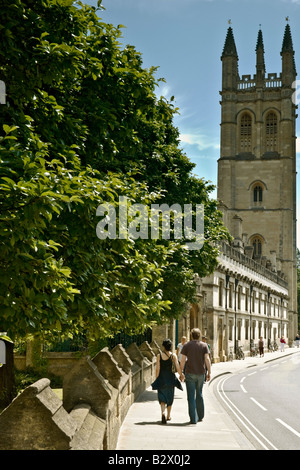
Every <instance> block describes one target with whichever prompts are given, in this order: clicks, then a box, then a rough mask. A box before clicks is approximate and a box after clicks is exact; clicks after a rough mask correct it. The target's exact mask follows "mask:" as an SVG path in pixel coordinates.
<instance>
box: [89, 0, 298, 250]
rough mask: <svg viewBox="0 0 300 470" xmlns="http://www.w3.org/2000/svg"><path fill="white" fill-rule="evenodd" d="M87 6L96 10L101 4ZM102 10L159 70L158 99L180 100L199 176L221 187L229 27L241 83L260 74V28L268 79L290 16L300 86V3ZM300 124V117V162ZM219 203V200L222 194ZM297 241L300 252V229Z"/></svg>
mask: <svg viewBox="0 0 300 470" xmlns="http://www.w3.org/2000/svg"><path fill="white" fill-rule="evenodd" d="M85 3H88V4H90V5H96V3H97V1H96V0H86V1H85ZM102 5H103V6H104V7H105V10H104V11H101V12H99V16H100V17H101V18H102V19H103V21H105V22H106V23H112V24H113V25H115V26H117V25H119V24H122V25H124V26H125V28H123V30H122V31H123V37H122V38H121V41H122V43H123V44H124V45H126V44H131V45H133V46H135V48H136V49H137V51H139V52H140V53H141V54H142V58H143V64H144V67H146V68H149V67H151V66H158V67H159V69H158V71H157V72H156V76H157V78H160V77H163V78H164V79H165V80H166V83H164V84H163V85H161V87H160V89H159V90H158V94H163V95H164V96H166V97H167V98H169V97H171V96H174V97H175V103H176V106H177V107H178V108H179V111H180V115H178V116H177V117H176V119H175V122H174V124H175V125H176V126H177V127H178V128H179V131H180V136H181V146H182V148H183V149H184V151H185V153H186V154H187V156H188V157H189V158H190V160H191V161H192V162H194V163H195V164H196V168H195V170H194V173H196V174H197V175H198V176H200V177H204V178H205V179H207V180H209V181H212V182H213V183H214V184H215V185H216V184H217V160H218V158H219V151H220V145H219V144H220V116H221V107H220V104H219V101H220V95H219V91H220V90H221V60H220V57H221V54H222V50H223V46H224V42H225V37H226V33H227V29H228V26H229V25H228V20H231V27H232V28H233V33H234V37H235V42H236V47H237V51H238V55H239V73H240V76H241V75H246V74H251V75H254V74H255V63H256V56H255V47H256V40H257V34H258V31H259V29H260V27H261V29H262V33H263V39H264V47H265V64H266V72H267V73H278V74H279V73H280V72H281V56H280V51H281V46H282V40H283V34H284V29H285V26H286V17H289V23H290V27H291V31H292V37H293V44H294V50H295V61H296V67H297V70H298V79H299V80H300V28H299V22H300V0H102ZM299 114H300V111H299ZM299 120H300V117H299V119H298V122H297V135H298V136H299V139H298V142H297V148H298V149H299V153H298V156H300V121H299ZM297 166H298V165H297ZM299 182H300V181H299V177H298V185H299ZM299 193H300V191H298V199H299ZM212 196H213V197H216V192H215V193H213V194H212ZM299 206H300V201H299V202H298V207H299ZM298 211H299V209H298ZM298 219H299V220H300V217H299V216H298ZM298 240H299V242H298V247H300V227H299V230H298Z"/></svg>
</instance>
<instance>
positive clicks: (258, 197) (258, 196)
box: [253, 184, 263, 202]
mask: <svg viewBox="0 0 300 470" xmlns="http://www.w3.org/2000/svg"><path fill="white" fill-rule="evenodd" d="M262 200H263V188H262V187H261V185H260V184H256V185H255V186H254V189H253V201H254V202H262Z"/></svg>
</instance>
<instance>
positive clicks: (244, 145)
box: [240, 113, 252, 152]
mask: <svg viewBox="0 0 300 470" xmlns="http://www.w3.org/2000/svg"><path fill="white" fill-rule="evenodd" d="M240 151H241V152H251V151H252V119H251V116H250V115H249V114H247V113H245V114H243V116H242V118H241V127H240Z"/></svg>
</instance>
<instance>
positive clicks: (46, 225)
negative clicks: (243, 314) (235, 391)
mask: <svg viewBox="0 0 300 470" xmlns="http://www.w3.org/2000/svg"><path fill="white" fill-rule="evenodd" d="M120 35H121V27H117V28H116V27H114V26H112V25H109V24H106V23H103V22H102V21H101V19H100V18H99V17H98V13H97V10H96V9H95V8H93V7H90V6H86V5H84V4H82V3H81V2H73V1H71V0H34V1H33V0H14V1H3V2H2V13H1V20H0V39H1V41H0V79H1V80H2V81H4V82H5V84H6V91H7V102H6V105H0V122H1V123H2V129H1V130H2V132H1V137H0V158H1V161H0V178H1V179H0V204H1V206H0V207H1V209H0V210H1V213H0V220H1V225H0V303H1V317H0V329H2V330H4V331H7V332H9V334H10V335H11V336H12V337H18V336H25V335H26V334H29V333H30V334H33V335H37V336H43V337H45V338H53V337H55V335H57V334H59V335H66V336H67V335H69V336H70V335H72V334H77V333H79V332H82V331H84V332H85V333H86V334H87V335H88V337H90V338H97V337H102V338H103V337H107V336H109V335H113V334H115V333H117V332H119V331H125V332H127V333H130V332H133V331H135V332H138V331H143V330H144V329H145V328H147V327H149V326H151V325H153V324H154V323H159V322H162V321H167V320H168V319H170V318H176V317H178V315H179V314H180V313H182V310H183V308H184V307H185V305H186V303H187V302H189V301H192V300H193V296H194V293H195V285H194V282H193V277H194V273H195V272H197V273H198V274H199V275H200V276H204V275H206V274H208V273H209V272H211V271H212V270H213V268H214V267H215V265H216V256H217V249H216V247H215V242H216V241H218V240H219V239H221V238H224V237H226V236H227V235H226V231H225V229H224V227H223V225H222V222H221V214H220V213H219V212H218V210H217V206H216V202H215V201H213V200H211V199H210V198H209V194H210V192H211V191H212V189H213V187H212V186H211V185H210V184H209V183H207V182H205V181H203V180H202V179H199V178H197V177H195V176H194V175H193V174H192V170H193V167H194V165H193V164H192V163H191V162H190V160H189V159H188V158H187V156H186V155H185V154H184V153H183V152H182V150H181V149H180V148H179V133H178V129H176V128H175V127H174V125H173V118H174V114H175V113H176V112H177V109H176V108H175V107H174V105H173V102H172V101H171V102H168V101H167V100H166V99H165V98H163V97H162V98H160V99H157V97H156V95H155V89H156V87H157V85H158V80H157V79H156V78H155V73H156V69H155V68H151V69H150V70H148V69H145V68H143V65H142V59H141V54H140V53H138V52H136V50H135V48H134V47H132V46H127V47H125V48H124V49H122V48H121V46H120V43H119V42H118V41H119V38H120ZM120 196H126V197H127V198H128V200H129V204H134V203H137V202H138V203H142V204H144V205H150V204H151V203H152V202H156V203H160V204H161V203H163V202H165V203H168V204H169V205H172V204H173V203H177V204H180V205H182V206H183V204H185V203H189V204H193V205H195V204H204V205H205V241H204V246H203V248H202V249H201V250H199V251H189V250H187V249H186V248H185V247H184V243H183V241H180V240H161V239H159V240H142V239H138V240H131V239H117V238H116V239H108V238H107V239H105V240H100V239H99V238H98V237H97V236H96V225H97V222H98V218H97V217H96V209H97V207H98V205H99V204H102V203H104V202H109V203H110V204H112V205H113V206H114V207H115V208H116V210H118V201H119V197H120Z"/></svg>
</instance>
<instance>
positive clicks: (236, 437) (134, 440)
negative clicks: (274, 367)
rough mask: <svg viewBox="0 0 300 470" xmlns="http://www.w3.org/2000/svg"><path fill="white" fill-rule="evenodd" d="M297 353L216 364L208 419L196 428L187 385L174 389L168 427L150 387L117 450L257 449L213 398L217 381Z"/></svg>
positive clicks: (206, 391) (207, 391)
mask: <svg viewBox="0 0 300 470" xmlns="http://www.w3.org/2000/svg"><path fill="white" fill-rule="evenodd" d="M297 353H298V354H299V353H300V349H299V348H296V347H291V348H289V347H286V348H285V351H284V352H281V351H280V350H279V351H275V352H270V353H269V352H267V353H265V355H264V357H259V356H255V357H246V358H245V359H244V360H233V361H231V362H220V363H216V364H213V365H212V374H211V380H210V382H209V383H206V384H205V385H204V387H203V397H204V407H205V416H204V419H203V421H202V422H199V423H197V424H196V425H191V424H190V422H189V415H188V405H187V398H186V390H185V384H183V388H184V390H183V391H181V390H178V389H177V388H175V398H174V403H173V406H172V413H171V420H170V421H168V422H167V424H161V412H160V405H159V403H158V400H157V391H154V390H152V388H151V387H149V388H148V389H147V390H146V391H145V392H144V393H143V394H142V395H141V396H140V397H139V399H138V400H137V401H136V402H134V403H133V404H132V405H131V407H130V409H129V411H128V413H127V415H126V417H125V420H124V422H123V424H122V427H121V429H120V433H119V438H118V443H117V447H116V450H127V451H128V450H156V451H164V450H177V451H181V450H192V451H194V450H255V448H254V447H253V445H252V444H251V443H250V442H249V441H248V440H247V439H246V437H245V436H244V435H243V434H242V432H241V431H240V430H239V428H238V427H237V425H236V424H235V423H234V422H233V420H232V419H231V418H230V416H229V415H228V414H227V412H226V410H225V409H224V408H223V407H222V406H221V404H220V403H219V401H218V400H217V398H216V397H215V396H214V393H213V383H214V380H215V379H216V378H217V377H219V376H221V375H223V374H230V373H231V374H234V373H238V372H240V371H243V370H245V369H247V368H248V367H255V366H256V365H261V364H264V363H266V362H269V361H275V360H277V359H280V358H282V357H284V356H288V355H291V354H297Z"/></svg>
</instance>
